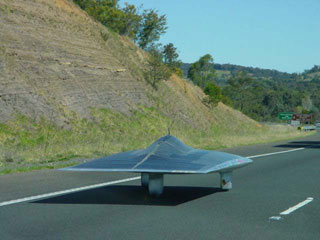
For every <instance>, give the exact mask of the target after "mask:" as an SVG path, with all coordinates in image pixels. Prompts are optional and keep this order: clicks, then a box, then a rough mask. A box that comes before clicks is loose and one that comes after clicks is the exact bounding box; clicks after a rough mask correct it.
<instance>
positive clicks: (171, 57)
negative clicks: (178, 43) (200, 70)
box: [162, 43, 183, 78]
mask: <svg viewBox="0 0 320 240" xmlns="http://www.w3.org/2000/svg"><path fill="white" fill-rule="evenodd" d="M162 55H163V62H164V64H165V65H166V66H167V67H168V68H169V69H170V71H171V72H172V73H175V74H176V75H178V76H179V77H181V78H182V77H183V71H182V69H181V68H180V66H181V61H180V60H179V54H178V52H177V48H176V47H174V45H173V43H168V44H167V45H165V46H164V47H163V49H162Z"/></svg>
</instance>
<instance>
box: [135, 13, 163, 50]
mask: <svg viewBox="0 0 320 240" xmlns="http://www.w3.org/2000/svg"><path fill="white" fill-rule="evenodd" d="M166 30H167V17H166V15H161V16H159V15H158V12H157V11H155V10H153V9H149V10H144V11H143V14H142V23H141V27H140V31H139V33H138V35H137V42H138V44H139V46H140V47H141V48H142V49H146V48H148V47H150V45H152V44H153V43H154V42H156V41H158V40H159V39H160V36H161V35H162V34H164V33H165V32H166Z"/></svg>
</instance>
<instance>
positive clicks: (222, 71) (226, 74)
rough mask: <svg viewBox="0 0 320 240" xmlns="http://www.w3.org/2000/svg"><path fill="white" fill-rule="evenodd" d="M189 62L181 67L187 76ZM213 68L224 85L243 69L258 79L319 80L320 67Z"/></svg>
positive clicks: (224, 65) (215, 65)
mask: <svg viewBox="0 0 320 240" xmlns="http://www.w3.org/2000/svg"><path fill="white" fill-rule="evenodd" d="M190 66H191V64H190V63H183V64H182V66H181V68H182V70H183V73H184V76H185V77H187V75H188V70H189V68H190ZM213 68H214V69H215V70H216V82H217V83H218V84H220V85H224V84H225V83H226V81H227V80H228V79H229V78H230V77H231V76H232V75H233V74H235V73H236V72H239V71H245V72H248V73H249V74H250V75H251V76H252V77H253V78H255V79H260V80H271V81H282V82H283V81H284V82H286V81H294V80H302V81H313V80H315V81H317V80H319V81H320V67H319V66H318V65H315V66H314V67H313V68H312V69H310V70H305V71H304V72H303V73H301V74H297V73H287V72H281V71H278V70H274V69H263V68H257V67H244V66H240V65H235V64H219V63H215V64H214V65H213Z"/></svg>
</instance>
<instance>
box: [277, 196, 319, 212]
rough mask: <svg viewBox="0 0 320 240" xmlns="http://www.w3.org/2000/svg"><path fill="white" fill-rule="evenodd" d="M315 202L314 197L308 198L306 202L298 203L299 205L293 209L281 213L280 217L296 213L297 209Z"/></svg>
mask: <svg viewBox="0 0 320 240" xmlns="http://www.w3.org/2000/svg"><path fill="white" fill-rule="evenodd" d="M312 201H313V198H312V197H308V198H307V199H306V200H304V201H302V202H301V203H298V204H297V205H295V206H293V207H291V208H288V209H287V210H285V211H283V212H281V213H280V215H288V214H290V213H292V212H294V211H296V210H297V209H299V208H301V207H303V206H305V205H307V204H308V203H310V202H312Z"/></svg>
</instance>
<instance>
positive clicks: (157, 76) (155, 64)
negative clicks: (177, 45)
mask: <svg viewBox="0 0 320 240" xmlns="http://www.w3.org/2000/svg"><path fill="white" fill-rule="evenodd" d="M148 52H149V59H148V67H149V69H148V70H147V71H146V72H145V74H144V76H145V79H146V81H147V82H148V83H150V85H151V86H152V87H153V88H154V89H155V90H157V88H158V83H159V82H160V81H162V80H166V79H168V78H169V77H170V75H171V73H170V71H169V70H168V68H167V67H166V66H165V65H164V64H163V63H162V51H161V49H159V47H158V46H155V45H152V46H151V47H149V49H148Z"/></svg>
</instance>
